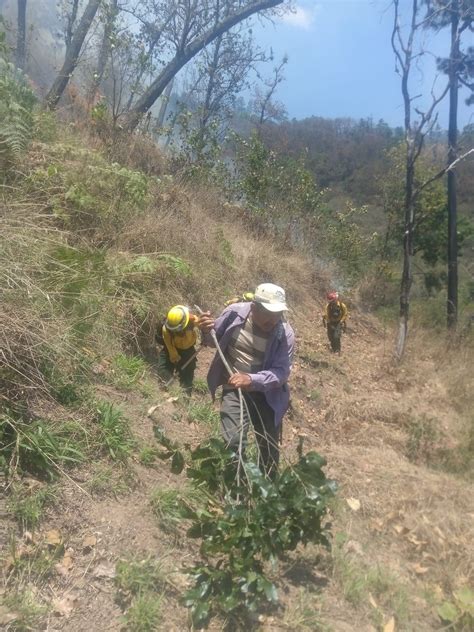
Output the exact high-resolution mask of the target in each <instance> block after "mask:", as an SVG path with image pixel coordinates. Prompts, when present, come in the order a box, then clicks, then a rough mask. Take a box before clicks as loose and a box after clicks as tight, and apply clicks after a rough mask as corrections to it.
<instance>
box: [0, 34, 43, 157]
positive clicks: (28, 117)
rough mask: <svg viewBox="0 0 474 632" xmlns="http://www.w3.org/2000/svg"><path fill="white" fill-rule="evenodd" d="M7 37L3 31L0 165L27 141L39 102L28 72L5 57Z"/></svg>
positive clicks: (0, 40)
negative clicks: (35, 106) (25, 73)
mask: <svg viewBox="0 0 474 632" xmlns="http://www.w3.org/2000/svg"><path fill="white" fill-rule="evenodd" d="M4 41H5V34H4V33H0V169H3V168H5V167H8V166H9V165H10V164H11V163H12V162H13V161H14V160H15V159H17V158H18V157H19V155H20V154H21V152H22V151H23V150H24V149H25V148H26V146H27V145H28V143H29V141H30V139H31V136H32V133H33V107H34V105H35V102H36V98H35V96H34V94H33V91H32V90H31V88H30V87H29V85H28V81H27V79H26V77H25V75H24V74H23V73H22V72H21V71H20V70H18V69H17V68H15V66H14V65H13V64H11V63H9V62H8V61H7V60H6V57H5V54H4V50H5V47H4Z"/></svg>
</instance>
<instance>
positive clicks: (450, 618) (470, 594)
mask: <svg viewBox="0 0 474 632" xmlns="http://www.w3.org/2000/svg"><path fill="white" fill-rule="evenodd" d="M438 615H439V617H440V618H441V619H442V621H443V622H444V623H445V624H447V625H448V627H449V629H451V630H456V632H468V630H472V629H473V628H474V591H473V590H471V589H470V588H469V587H468V586H463V587H462V588H459V589H458V590H455V591H454V592H453V599H452V601H445V602H444V603H443V604H442V605H441V606H440V607H439V608H438Z"/></svg>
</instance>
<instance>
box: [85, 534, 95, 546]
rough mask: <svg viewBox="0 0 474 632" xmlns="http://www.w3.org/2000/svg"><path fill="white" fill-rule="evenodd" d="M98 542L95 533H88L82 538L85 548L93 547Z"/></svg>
mask: <svg viewBox="0 0 474 632" xmlns="http://www.w3.org/2000/svg"><path fill="white" fill-rule="evenodd" d="M96 544H97V538H96V537H95V535H86V536H85V537H84V538H83V540H82V548H83V549H92V548H93V547H94V546H95V545H96Z"/></svg>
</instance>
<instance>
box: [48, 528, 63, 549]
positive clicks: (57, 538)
mask: <svg viewBox="0 0 474 632" xmlns="http://www.w3.org/2000/svg"><path fill="white" fill-rule="evenodd" d="M45 541H46V544H49V545H51V546H59V545H60V544H61V542H62V538H61V534H60V533H59V531H58V530H57V529H51V531H48V532H47V533H46V537H45Z"/></svg>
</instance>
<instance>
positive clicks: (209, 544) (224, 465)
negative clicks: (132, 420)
mask: <svg viewBox="0 0 474 632" xmlns="http://www.w3.org/2000/svg"><path fill="white" fill-rule="evenodd" d="M155 434H156V437H157V439H158V441H159V443H160V444H161V445H162V446H163V447H165V451H164V452H162V454H161V455H160V456H161V458H164V459H170V460H171V469H172V471H173V472H175V473H180V472H181V471H182V470H183V469H184V468H185V467H186V474H187V476H188V478H190V480H191V481H192V485H193V487H194V488H195V489H196V490H197V492H198V493H199V494H200V495H201V496H202V499H203V501H204V502H201V503H198V505H197V507H196V499H194V502H189V501H188V500H187V499H186V497H184V498H183V497H180V496H179V495H174V496H173V500H172V507H173V508H174V512H176V511H177V510H178V511H179V514H180V515H181V517H183V518H185V519H187V520H188V521H190V523H191V524H190V526H189V528H188V531H187V535H188V536H189V537H191V538H199V539H200V540H201V545H200V551H201V555H202V557H203V561H202V562H201V563H199V564H196V565H195V566H194V567H193V568H191V569H189V574H190V575H191V577H192V578H193V580H194V587H193V588H191V589H190V590H188V591H187V592H186V594H185V596H184V603H185V605H186V606H188V607H189V608H190V609H191V613H192V617H193V621H194V623H195V624H196V625H200V626H201V625H205V624H206V623H207V622H208V621H209V619H210V618H211V617H212V616H213V615H214V614H216V613H223V614H225V615H226V616H232V617H244V618H245V617H246V616H248V614H249V613H252V612H256V611H258V610H260V609H261V608H262V607H263V606H265V605H269V604H276V603H278V592H277V589H276V586H275V584H274V582H273V581H272V580H271V569H270V566H269V565H272V564H273V565H275V564H276V562H277V560H278V559H281V558H282V557H284V556H285V555H286V554H287V553H288V552H289V551H292V550H294V549H295V548H296V547H297V546H298V544H308V543H309V542H312V543H315V544H322V545H326V546H327V545H328V544H329V541H328V524H327V523H326V521H325V516H326V514H327V511H328V503H329V501H330V500H331V498H332V497H333V495H334V491H335V488H336V486H335V483H334V481H330V480H328V479H327V478H326V476H325V474H324V472H323V470H322V467H323V466H324V465H325V463H326V462H325V460H324V459H323V458H322V457H321V456H319V455H318V454H316V453H315V452H310V453H308V454H306V455H302V454H301V455H300V458H299V461H298V462H297V463H296V464H295V465H294V466H288V467H286V468H284V469H283V470H282V471H281V472H279V473H278V474H277V476H276V478H275V479H274V480H269V479H268V478H267V477H266V476H264V475H263V474H262V473H261V471H260V470H259V468H258V467H257V465H256V464H254V463H252V462H250V461H249V462H246V463H244V464H242V465H237V463H236V455H235V454H234V453H233V452H232V450H230V449H229V448H226V447H225V444H224V443H223V441H222V440H220V439H215V438H214V439H210V440H209V441H208V442H206V443H203V444H201V445H200V446H198V447H197V448H195V449H194V450H192V451H191V452H190V454H189V457H188V462H187V463H186V457H185V455H184V454H183V453H182V451H181V450H180V448H179V446H178V444H176V443H173V442H171V441H170V440H169V439H168V438H167V437H166V436H165V435H164V433H163V431H162V430H161V429H159V428H156V432H155ZM237 468H242V469H241V473H240V477H238V476H236V474H237Z"/></svg>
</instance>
